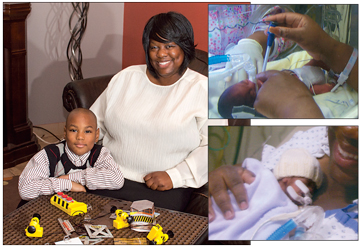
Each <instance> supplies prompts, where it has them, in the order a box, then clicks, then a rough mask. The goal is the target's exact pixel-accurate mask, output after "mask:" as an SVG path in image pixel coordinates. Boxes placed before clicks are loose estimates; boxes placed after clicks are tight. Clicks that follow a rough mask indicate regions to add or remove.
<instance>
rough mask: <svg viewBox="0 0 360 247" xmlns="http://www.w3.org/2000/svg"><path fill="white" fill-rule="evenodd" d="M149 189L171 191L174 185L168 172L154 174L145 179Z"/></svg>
mask: <svg viewBox="0 0 360 247" xmlns="http://www.w3.org/2000/svg"><path fill="white" fill-rule="evenodd" d="M144 180H145V183H146V185H147V187H149V188H150V189H153V190H159V191H164V190H170V189H172V188H173V184H172V181H171V178H170V176H169V175H168V174H167V172H152V173H149V174H148V175H146V176H145V177H144Z"/></svg>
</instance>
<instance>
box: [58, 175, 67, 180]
mask: <svg viewBox="0 0 360 247" xmlns="http://www.w3.org/2000/svg"><path fill="white" fill-rule="evenodd" d="M58 178H60V179H69V175H61V176H60V177H58Z"/></svg>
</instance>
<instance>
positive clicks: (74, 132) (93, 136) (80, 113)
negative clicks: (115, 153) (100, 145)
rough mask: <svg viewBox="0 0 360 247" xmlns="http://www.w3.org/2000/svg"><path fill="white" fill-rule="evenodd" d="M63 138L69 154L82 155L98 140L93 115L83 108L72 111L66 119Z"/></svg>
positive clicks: (95, 121) (97, 131) (97, 130)
mask: <svg viewBox="0 0 360 247" xmlns="http://www.w3.org/2000/svg"><path fill="white" fill-rule="evenodd" d="M64 138H65V140H66V143H67V145H68V147H69V149H70V151H71V152H73V153H75V154H76V155H83V154H85V153H87V152H88V151H90V150H91V149H92V148H93V147H94V144H95V143H96V142H97V141H98V140H99V129H98V128H97V120H96V116H95V114H94V113H93V112H92V111H90V110H88V109H84V108H76V109H74V110H72V111H71V112H70V114H69V116H68V117H67V119H66V124H65V127H64Z"/></svg>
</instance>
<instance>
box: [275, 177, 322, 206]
mask: <svg viewBox="0 0 360 247" xmlns="http://www.w3.org/2000/svg"><path fill="white" fill-rule="evenodd" d="M296 180H300V181H301V182H303V183H304V184H305V186H306V187H308V188H309V191H310V194H311V195H313V194H314V189H315V183H314V182H313V181H312V180H310V179H308V178H303V177H286V178H282V179H280V180H279V184H280V187H281V189H282V191H284V192H285V194H286V195H287V196H288V197H289V198H290V199H291V200H292V201H293V202H294V203H295V204H297V205H299V203H298V202H297V201H295V200H293V199H292V198H291V196H290V195H289V193H288V192H287V190H286V188H287V187H288V186H292V187H293V188H294V190H295V192H296V193H297V194H298V195H300V196H302V197H303V196H304V193H303V192H302V191H301V189H300V188H299V187H298V186H297V185H296V184H295V181H296Z"/></svg>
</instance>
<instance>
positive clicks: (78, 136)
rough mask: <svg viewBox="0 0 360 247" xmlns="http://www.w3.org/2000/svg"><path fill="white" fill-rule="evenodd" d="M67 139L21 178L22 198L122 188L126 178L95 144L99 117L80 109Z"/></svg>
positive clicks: (72, 117)
mask: <svg viewBox="0 0 360 247" xmlns="http://www.w3.org/2000/svg"><path fill="white" fill-rule="evenodd" d="M64 138H65V141H62V142H60V143H58V144H51V145H48V146H46V147H45V148H44V149H42V150H41V151H39V152H38V153H37V154H35V155H34V157H32V159H31V160H30V161H29V163H28V164H27V165H26V167H25V169H24V171H23V172H22V173H21V175H20V178H19V194H20V197H21V198H22V199H23V200H25V201H29V200H32V199H35V198H37V197H38V196H41V195H52V194H54V193H58V192H63V191H65V192H67V191H73V192H86V189H85V187H87V188H88V189H90V190H96V189H109V190H117V189H120V188H122V186H123V184H124V177H123V174H122V172H121V171H120V169H119V166H118V165H117V164H116V163H115V161H114V160H113V157H112V156H111V154H110V151H109V150H108V149H107V148H105V147H102V146H100V145H97V144H95V143H96V142H97V141H98V139H99V129H98V128H97V121H96V116H95V114H94V113H93V112H92V111H90V110H88V109H84V108H77V109H74V110H73V111H71V112H70V114H69V116H68V117H67V120H66V124H65V128H64Z"/></svg>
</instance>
